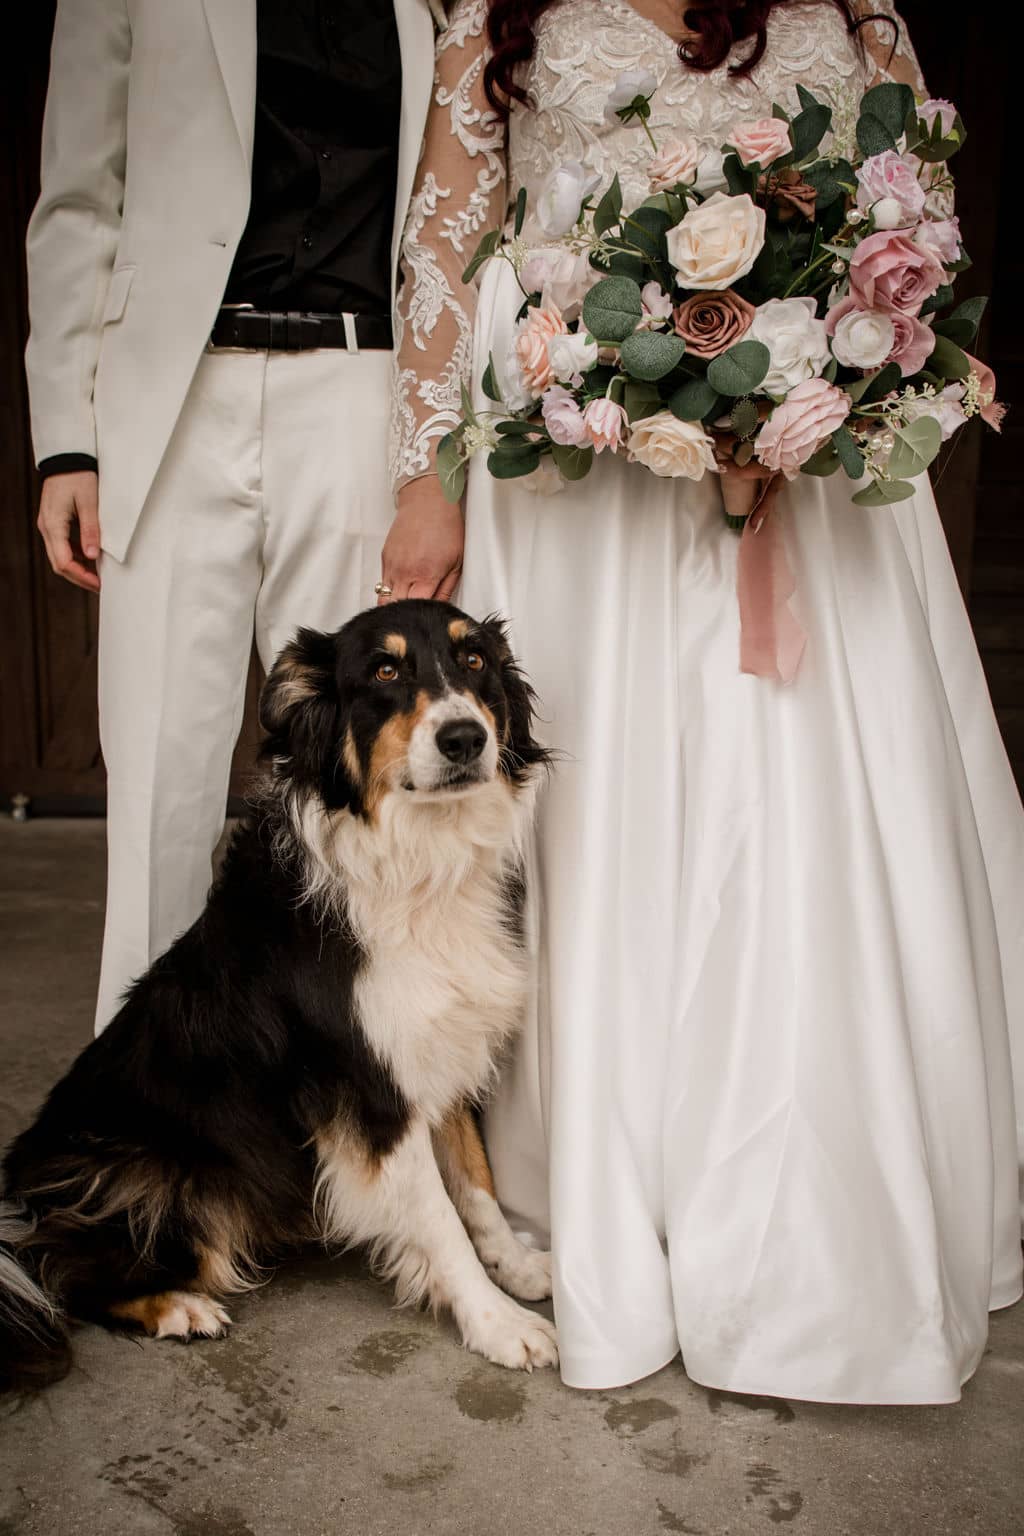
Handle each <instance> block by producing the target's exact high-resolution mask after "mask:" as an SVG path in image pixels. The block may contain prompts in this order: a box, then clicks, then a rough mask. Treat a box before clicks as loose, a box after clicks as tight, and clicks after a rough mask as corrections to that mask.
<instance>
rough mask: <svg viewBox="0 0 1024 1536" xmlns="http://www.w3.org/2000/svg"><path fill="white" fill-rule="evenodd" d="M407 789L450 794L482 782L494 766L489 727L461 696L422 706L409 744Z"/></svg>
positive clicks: (494, 751)
mask: <svg viewBox="0 0 1024 1536" xmlns="http://www.w3.org/2000/svg"><path fill="white" fill-rule="evenodd" d="M407 766H408V775H407V779H406V787H407V788H408V789H413V790H420V791H425V792H426V793H448V794H451V793H455V792H457V791H459V790H468V789H473V788H475V787H476V786H477V785H480V784H488V783H490V781H491V779H493V778H494V775H495V773H496V772H497V768H498V742H497V738H496V736H495V733H494V726H493V724H492V723H491V721H489V720H488V719H487V717H486V716H485V714H484V713H483V711H482V710H481V709H480V706H479V705H478V704H477V703H476V702H475V700H473V699H471V698H470V697H469V696H468V695H466V694H449V695H447V696H446V697H445V698H442V699H438V700H437V701H436V702H435V703H433V704H431V706H430V708H429V709H427V710H426V711H425V713H424V715H423V717H422V719H421V720H420V722H419V724H418V725H417V727H416V729H415V731H414V732H413V734H412V739H411V740H410V742H409V759H408V765H407Z"/></svg>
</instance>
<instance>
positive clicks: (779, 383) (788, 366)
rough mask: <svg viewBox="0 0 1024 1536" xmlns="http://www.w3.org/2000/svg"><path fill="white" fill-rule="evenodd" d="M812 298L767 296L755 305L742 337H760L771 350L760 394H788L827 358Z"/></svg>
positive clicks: (822, 327) (815, 374) (824, 334)
mask: <svg viewBox="0 0 1024 1536" xmlns="http://www.w3.org/2000/svg"><path fill="white" fill-rule="evenodd" d="M815 311H816V305H815V302H814V300H813V299H810V298H799V299H769V300H768V302H767V303H766V304H761V305H759V306H758V308H757V310H756V311H755V312H754V318H753V320H752V321H751V322H750V329H749V331H748V332H747V334H746V336H745V337H744V338H743V339H744V340H745V341H760V342H763V344H764V345H765V346H766V347H767V348H768V351H769V352H770V353H771V366H770V367H769V369H768V373H767V376H766V377H765V378H764V380H763V381H762V383H761V386H760V388H759V389H758V390H757V393H758V394H759V395H787V394H788V393H789V391H790V390H791V389H795V388H796V386H797V385H798V384H802V383H803V382H804V380H805V379H816V378H817V377H818V376H819V375H820V374H821V372H822V371H823V369H824V368H825V366H826V364H827V363H828V360H829V347H828V334H827V332H826V330H825V322H824V320H819V319H818V318H817V316H816V313H815Z"/></svg>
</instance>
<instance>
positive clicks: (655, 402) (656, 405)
mask: <svg viewBox="0 0 1024 1536" xmlns="http://www.w3.org/2000/svg"><path fill="white" fill-rule="evenodd" d="M622 404H623V406H624V407H625V411H626V415H627V416H628V417H629V419H630V421H642V420H643V418H644V417H645V416H653V415H654V413H655V411H660V410H661V406H662V399H661V395H660V394H659V393H658V391H657V389H656V388H655V386H654V385H653V384H641V383H638V382H636V381H634V380H633V379H627V381H626V385H625V388H624V390H623V392H622Z"/></svg>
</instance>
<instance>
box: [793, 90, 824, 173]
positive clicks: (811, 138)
mask: <svg viewBox="0 0 1024 1536" xmlns="http://www.w3.org/2000/svg"><path fill="white" fill-rule="evenodd" d="M831 126H832V108H831V107H824V106H821V105H820V104H819V103H815V105H814V106H813V107H805V108H804V110H803V111H802V112H801V113H799V114H798V116H796V117H794V119H793V121H792V123H791V124H790V130H789V136H790V138H791V139H792V141H793V159H794V160H795V161H796V163H797V164H799V163H800V161H801V160H806V159H807V157H808V156H809V155H812V154H813V153H814V151H815V150H816V149H817V147H818V145H819V144H820V143H821V141H822V139H823V138H824V137H825V135H826V133H828V131H829V129H830V128H831Z"/></svg>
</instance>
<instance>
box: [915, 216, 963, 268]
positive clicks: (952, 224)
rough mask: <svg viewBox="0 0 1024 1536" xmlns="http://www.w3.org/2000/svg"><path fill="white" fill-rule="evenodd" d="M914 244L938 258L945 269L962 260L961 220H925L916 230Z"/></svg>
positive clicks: (954, 218)
mask: <svg viewBox="0 0 1024 1536" xmlns="http://www.w3.org/2000/svg"><path fill="white" fill-rule="evenodd" d="M913 239H914V244H915V245H919V246H921V248H922V249H923V250H925V251H931V253H932V255H933V256H937V257H938V259H939V260H940V261H941V262H942V265H943V266H944V267H951V266H952V265H953V263H954V261H959V260H960V220H959V219H958V218H956V217H955V216H954V217H953V218H951V219H925V220H923V222H922V223H920V224H919V225H918V226H917V228H916V229H915V230H914V235H913Z"/></svg>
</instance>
